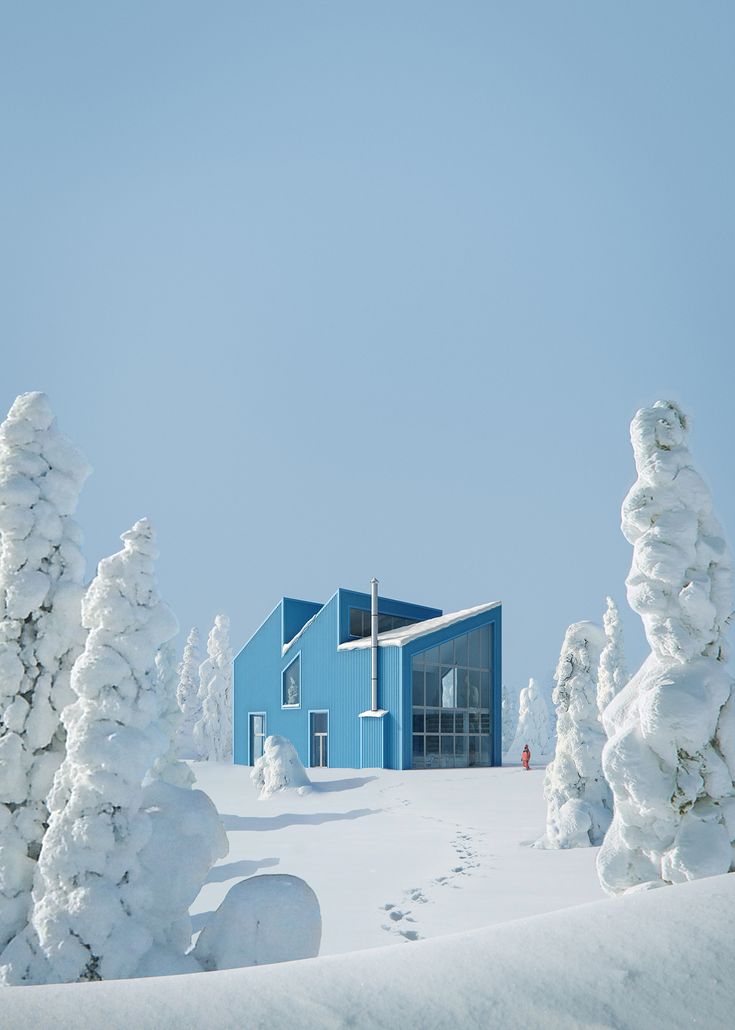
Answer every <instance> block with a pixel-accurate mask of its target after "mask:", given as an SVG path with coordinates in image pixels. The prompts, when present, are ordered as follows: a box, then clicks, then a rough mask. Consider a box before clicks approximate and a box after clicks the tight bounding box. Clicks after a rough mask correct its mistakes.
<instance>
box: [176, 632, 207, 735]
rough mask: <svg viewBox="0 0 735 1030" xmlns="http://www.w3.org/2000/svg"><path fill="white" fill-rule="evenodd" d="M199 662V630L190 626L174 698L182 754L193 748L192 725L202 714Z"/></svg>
mask: <svg viewBox="0 0 735 1030" xmlns="http://www.w3.org/2000/svg"><path fill="white" fill-rule="evenodd" d="M200 664H201V660H200V656H199V630H198V629H197V628H196V626H192V628H191V629H190V630H189V636H188V637H187V638H186V644H185V645H184V654H183V657H182V659H181V665H180V666H179V685H178V687H177V688H176V700H177V702H178V705H179V708H180V709H181V714H182V720H181V723H180V725H179V731H178V745H179V751H180V753H181V754H184V755H186V754H188V753H189V752H190V751H191V750H192V748H193V737H192V734H193V732H194V725H195V723H196V722H197V720H199V719H200V718H201V715H202V702H201V701H200V699H199V666H200Z"/></svg>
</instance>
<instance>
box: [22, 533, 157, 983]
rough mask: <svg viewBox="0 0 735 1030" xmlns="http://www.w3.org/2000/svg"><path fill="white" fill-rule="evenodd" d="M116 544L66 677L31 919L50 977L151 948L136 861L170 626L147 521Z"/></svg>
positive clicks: (142, 841)
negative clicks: (59, 752) (61, 752)
mask: <svg viewBox="0 0 735 1030" xmlns="http://www.w3.org/2000/svg"><path fill="white" fill-rule="evenodd" d="M122 540H123V544H124V546H123V549H122V550H121V551H119V552H118V553H117V554H114V555H112V556H111V557H110V558H105V559H103V560H102V561H101V562H100V563H99V567H98V571H97V576H96V578H95V579H94V581H93V582H92V584H91V586H90V588H89V590H88V591H87V594H86V595H85V598H84V601H83V604H82V616H83V623H84V626H85V627H86V628H87V629H88V630H89V635H88V637H87V641H86V645H85V648H84V651H83V653H82V655H81V656H80V657H79V659H78V660H77V662H76V664H75V665H74V669H73V672H72V679H71V685H72V688H73V690H74V692H75V694H76V695H77V700H76V701H75V702H74V703H73V704H71V705H69V707H68V708H66V710H65V712H64V724H65V725H66V729H67V754H66V758H65V759H64V762H63V763H62V765H61V768H60V769H59V772H58V774H57V776H56V779H55V782H54V787H53V790H52V792H51V794H50V796H49V809H50V813H51V815H50V820H49V827H48V831H47V833H46V836H45V839H44V843H43V849H42V851H41V856H40V858H39V861H38V873H37V877H36V885H35V889H34V899H35V905H34V910H33V920H32V922H33V928H34V930H35V932H36V934H37V936H38V941H39V944H40V948H41V950H42V953H43V955H44V956H45V958H46V960H47V963H48V973H47V977H48V979H49V981H50V982H67V981H73V980H99V979H108V978H118V977H128V976H132V975H134V974H135V972H136V970H138V968H139V967H140V966H141V963H142V962H143V961H144V959H145V958H146V956H147V954H148V953H149V952H150V950H151V948H152V947H153V945H154V940H153V936H152V934H151V931H150V929H149V926H148V922H149V915H148V913H149V910H150V907H151V901H152V897H153V896H154V895H155V891H156V888H157V884H156V882H155V881H154V880H152V879H151V876H150V870H144V869H143V867H142V866H141V861H140V855H141V852H142V851H143V849H144V848H145V847H146V845H147V844H148V842H149V841H150V838H151V829H152V827H151V819H150V816H149V815H148V814H147V812H146V811H145V810H144V790H143V779H144V777H145V776H146V774H147V773H148V771H149V770H150V769H151V768H152V767H153V766H154V764H155V762H156V759H157V758H158V757H159V756H160V755H161V754H163V753H164V752H165V750H166V748H167V746H168V743H169V732H168V727H167V725H166V721H165V713H166V709H167V707H168V705H167V701H166V698H165V696H164V695H162V694H161V691H160V680H159V677H158V674H157V669H156V664H155V658H156V654H157V652H158V649H159V648H160V647H161V645H162V644H164V643H165V642H166V641H167V640H169V639H170V638H171V637H172V636H173V635H174V633H175V632H176V629H177V627H176V619H175V618H174V616H173V613H172V612H171V610H170V609H169V608H168V606H167V605H166V604H164V603H163V602H162V601H161V600H160V598H159V596H158V592H157V589H156V583H155V576H154V559H155V558H156V556H157V552H156V550H155V546H154V539H153V530H152V528H151V525H150V523H149V522H148V520H147V519H143V520H141V521H140V522H137V523H136V524H135V526H133V528H132V529H131V530H129V531H128V532H126V533H124V534H123V536H122ZM171 854H176V849H175V847H172V848H171ZM168 875H169V873H168V870H167V868H166V867H163V868H161V869H160V877H161V878H162V879H165V878H166V877H167V876H168Z"/></svg>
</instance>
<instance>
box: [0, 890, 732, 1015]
mask: <svg viewBox="0 0 735 1030" xmlns="http://www.w3.org/2000/svg"><path fill="white" fill-rule="evenodd" d="M733 911H735V877H733V876H719V877H713V878H711V879H708V880H701V881H699V882H697V883H688V884H685V885H683V886H679V887H675V888H673V889H671V890H666V891H663V890H655V891H644V892H636V893H633V894H631V895H630V896H629V897H625V898H622V899H616V900H611V899H608V900H605V901H599V902H596V903H594V904H589V905H581V906H578V907H576V908H570V909H564V910H562V911H558V912H552V913H549V914H547V915H544V916H536V917H535V918H531V919H523V920H519V921H517V922H514V923H505V924H501V925H498V926H493V927H489V928H487V929H484V930H473V931H470V932H466V933H461V934H454V935H452V936H449V937H439V938H435V939H433V940H427V941H418V942H416V943H414V944H411V945H409V946H400V947H397V946H395V945H394V946H391V947H385V948H374V949H371V950H369V951H361V952H354V953H352V954H348V955H330V956H326V957H322V958H315V959H309V960H306V961H303V962H295V963H289V964H287V965H274V966H258V967H253V968H251V969H232V970H225V971H223V972H214V973H208V974H205V975H203V974H201V973H200V974H197V975H195V976H177V977H161V978H160V979H157V980H123V981H120V982H118V983H93V984H72V985H65V986H63V987H58V986H49V987H27V988H25V989H24V990H22V991H0V1024H2V1025H4V1026H17V1027H28V1026H46V1025H48V1022H49V1017H50V1014H53V1025H54V1027H55V1028H57V1030H67V1028H68V1030H72V1028H73V1030H97V1028H98V1027H100V1026H103V1027H105V1030H129V1028H130V1027H131V1026H138V1027H169V1026H175V1027H177V1028H178V1030H201V1028H202V1027H207V1028H210V1030H220V1028H222V1030H224V1028H229V1027H233V1026H239V1025H243V1023H244V1022H245V1023H246V1024H247V1026H248V1030H278V1028H281V1027H284V1028H286V1027H292V1026H293V1025H294V1023H295V1022H298V1025H299V1028H300V1030H336V1028H338V1027H339V1028H342V1027H346V1026H354V1027H360V1028H361V1030H383V1028H385V1027H398V1026H400V1027H403V1028H406V1030H413V1028H417V1030H418V1028H423V1027H432V1030H456V1028H457V1027H503V1030H567V1028H568V1027H570V1026H576V1027H582V1026H584V1027H617V1028H619V1030H639V1028H641V1027H666V1028H667V1030H685V1028H690V1027H691V1026H692V1025H694V1024H696V1025H697V1026H700V1025H701V1026H713V1027H719V1026H723V1027H724V1026H729V1025H730V1024H731V1023H732V1012H733V1010H734V1009H735V978H733V977H732V976H731V975H730V970H731V969H732V968H733V967H735V936H733V933H732V914H733ZM448 985H451V986H450V987H448ZM245 1013H246V1014H247V1015H246V1016H244V1015H243V1014H245Z"/></svg>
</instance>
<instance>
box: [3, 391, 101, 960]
mask: <svg viewBox="0 0 735 1030" xmlns="http://www.w3.org/2000/svg"><path fill="white" fill-rule="evenodd" d="M89 472H90V469H89V466H88V465H87V463H86V461H85V460H84V458H83V457H82V456H81V454H79V452H78V451H77V450H76V449H75V448H74V447H73V446H72V445H71V444H70V443H69V441H68V440H67V439H66V438H65V437H64V436H62V435H61V433H60V432H59V431H58V429H57V428H56V420H55V418H54V415H53V412H52V410H51V406H50V404H49V401H48V398H47V397H46V396H45V394H42V393H26V394H22V395H21V396H20V397H18V398H17V400H16V401H15V403H14V404H13V406H12V407H11V409H10V412H9V414H8V417H7V419H6V420H5V421H4V422H3V424H2V426H0V540H1V543H0V546H1V550H0V951H1V950H2V948H3V947H4V946H5V945H6V944H7V943H8V941H9V940H10V939H11V938H12V937H13V936H14V935H15V934H17V933H19V932H21V931H22V930H23V929H24V927H25V926H26V923H27V920H28V915H29V908H30V903H31V889H32V886H33V876H34V871H35V868H36V861H37V859H38V854H39V851H40V849H41V841H42V840H43V836H44V832H45V828H46V823H47V819H48V811H47V808H46V796H47V794H48V792H49V790H50V788H51V784H52V781H53V778H54V773H55V772H56V770H57V769H58V767H59V765H60V763H61V760H62V758H63V756H64V729H63V726H62V725H61V723H60V716H61V711H62V709H63V708H64V706H65V705H66V704H68V703H69V701H70V700H72V697H73V695H72V694H71V693H70V689H69V675H70V672H71V667H72V665H73V664H74V661H75V659H76V658H77V656H78V655H79V653H80V651H81V649H82V646H83V644H84V631H83V629H82V622H81V599H82V593H83V586H82V579H83V576H84V561H83V558H82V555H81V552H80V549H79V548H80V542H81V534H80V532H79V528H78V526H77V524H76V522H75V521H74V520H73V519H72V517H71V516H72V514H73V513H74V511H75V509H76V506H77V501H78V498H79V493H80V490H81V487H82V484H83V483H84V480H85V479H86V478H87V476H88V475H89Z"/></svg>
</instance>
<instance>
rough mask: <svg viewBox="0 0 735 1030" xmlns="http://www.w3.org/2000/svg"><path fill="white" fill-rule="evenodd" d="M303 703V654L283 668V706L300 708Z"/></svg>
mask: <svg viewBox="0 0 735 1030" xmlns="http://www.w3.org/2000/svg"><path fill="white" fill-rule="evenodd" d="M300 704H301V655H297V656H296V657H295V658H294V660H293V661H292V662H291V664H290V665H288V666H286V668H285V669H284V670H283V679H282V683H281V707H282V708H298V707H299V705H300Z"/></svg>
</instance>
